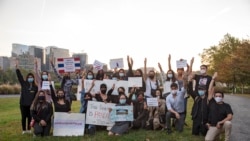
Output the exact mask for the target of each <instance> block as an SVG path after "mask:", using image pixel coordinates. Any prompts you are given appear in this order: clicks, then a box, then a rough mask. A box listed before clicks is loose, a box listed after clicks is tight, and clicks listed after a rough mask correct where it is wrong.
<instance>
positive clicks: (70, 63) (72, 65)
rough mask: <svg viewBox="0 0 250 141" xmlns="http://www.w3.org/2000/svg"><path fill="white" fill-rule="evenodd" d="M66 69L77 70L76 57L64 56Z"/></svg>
mask: <svg viewBox="0 0 250 141" xmlns="http://www.w3.org/2000/svg"><path fill="white" fill-rule="evenodd" d="M63 62H64V71H65V72H75V60H74V58H64V59H63Z"/></svg>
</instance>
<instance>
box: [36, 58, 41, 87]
mask: <svg viewBox="0 0 250 141" xmlns="http://www.w3.org/2000/svg"><path fill="white" fill-rule="evenodd" d="M37 67H38V66H37V58H35V81H36V84H37V86H38V90H41V78H40V75H39V72H38V68H37Z"/></svg>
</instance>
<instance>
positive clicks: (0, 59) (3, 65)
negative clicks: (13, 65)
mask: <svg viewBox="0 0 250 141" xmlns="http://www.w3.org/2000/svg"><path fill="white" fill-rule="evenodd" d="M9 68H10V60H9V58H8V57H5V56H0V70H7V69H9Z"/></svg>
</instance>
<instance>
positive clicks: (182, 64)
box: [176, 60, 187, 69]
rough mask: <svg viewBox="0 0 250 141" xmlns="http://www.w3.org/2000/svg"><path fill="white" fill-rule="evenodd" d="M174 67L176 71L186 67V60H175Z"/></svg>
mask: <svg viewBox="0 0 250 141" xmlns="http://www.w3.org/2000/svg"><path fill="white" fill-rule="evenodd" d="M176 67H177V69H178V68H185V67H187V60H182V61H180V60H177V61H176Z"/></svg>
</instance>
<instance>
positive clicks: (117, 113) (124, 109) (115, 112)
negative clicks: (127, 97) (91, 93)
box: [110, 106, 134, 122]
mask: <svg viewBox="0 0 250 141" xmlns="http://www.w3.org/2000/svg"><path fill="white" fill-rule="evenodd" d="M110 120H111V121H113V122H115V121H133V120H134V114H133V106H114V107H113V108H112V111H111V113H110Z"/></svg>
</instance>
